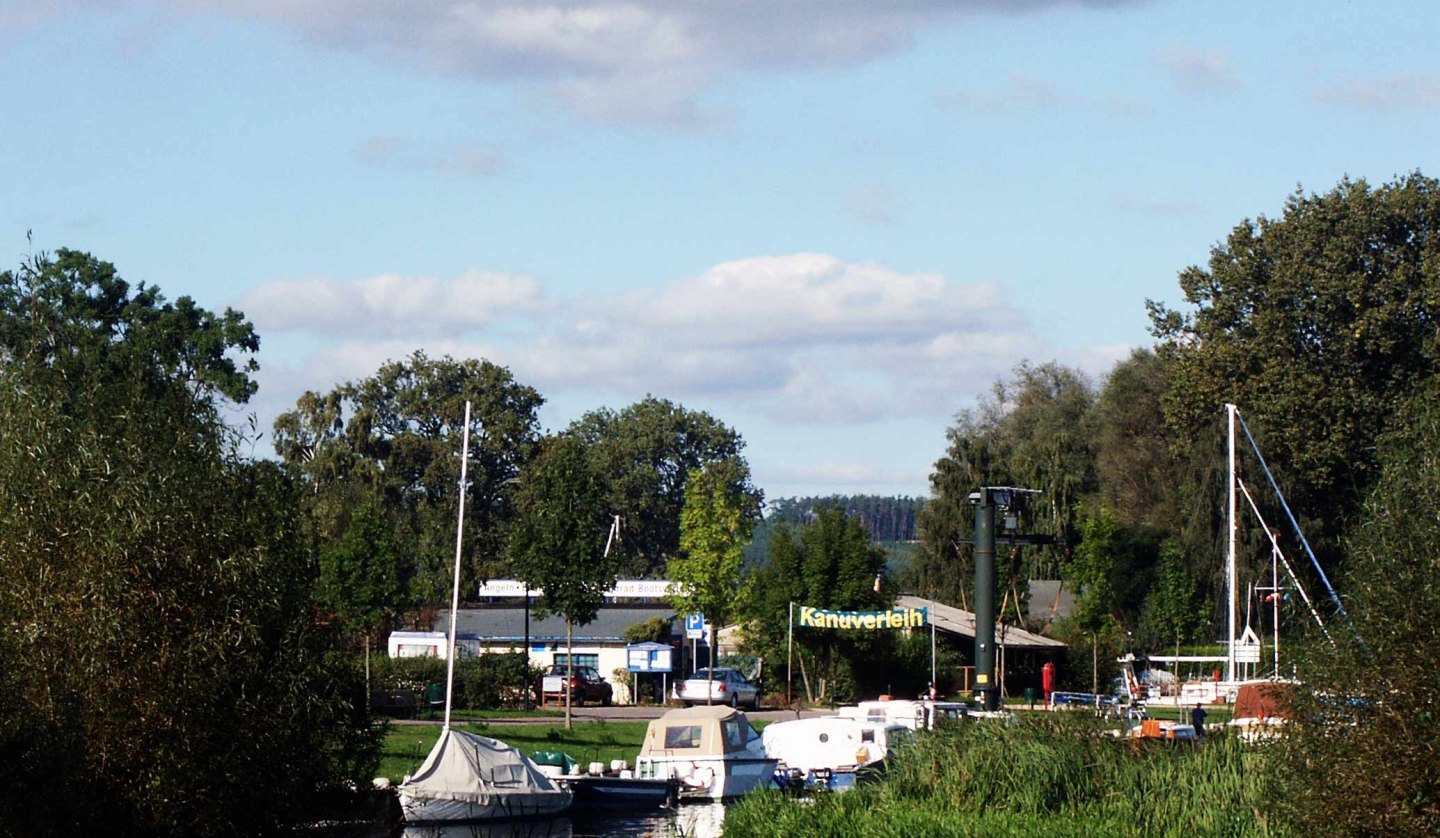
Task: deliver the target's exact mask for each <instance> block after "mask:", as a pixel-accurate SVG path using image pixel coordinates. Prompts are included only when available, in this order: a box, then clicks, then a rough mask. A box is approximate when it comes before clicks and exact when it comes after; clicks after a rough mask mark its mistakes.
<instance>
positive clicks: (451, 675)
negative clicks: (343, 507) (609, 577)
mask: <svg viewBox="0 0 1440 838" xmlns="http://www.w3.org/2000/svg"><path fill="white" fill-rule="evenodd" d="M1232 430H1233V429H1232ZM464 440H465V441H464V442H463V443H462V444H461V446H460V513H459V515H457V516H456V520H455V581H454V582H452V583H451V585H450V653H449V654H448V655H446V657H447V658H449V665H448V666H446V668H445V727H444V728H443V729H442V731H448V730H449V729H450V700H451V695H452V693H453V692H454V689H455V659H456V658H457V657H459V656H460V655H459V651H460V650H459V649H457V648H456V647H455V623H456V616H457V615H458V614H459V612H460V545H461V544H462V543H463V542H464V536H465V480H466V467H467V466H468V465H469V464H470V402H469V401H468V400H467V401H466V402H465V432H464ZM526 593H527V594H528V593H529V592H528V591H527V592H526Z"/></svg>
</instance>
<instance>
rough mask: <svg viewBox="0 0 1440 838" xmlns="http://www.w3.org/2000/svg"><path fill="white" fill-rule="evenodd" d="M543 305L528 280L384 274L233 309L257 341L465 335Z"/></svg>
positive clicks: (293, 284)
mask: <svg viewBox="0 0 1440 838" xmlns="http://www.w3.org/2000/svg"><path fill="white" fill-rule="evenodd" d="M542 304H543V295H542V289H541V287H540V282H539V280H537V279H534V278H533V277H528V276H515V275H511V274H503V273H493V272H487V271H479V270H473V269H472V270H468V271H466V272H465V273H463V274H461V275H460V276H458V277H455V278H454V279H448V280H442V279H439V278H436V277H405V276H401V275H400V274H398V273H387V274H381V275H379V276H374V277H370V278H368V279H362V280H358V281H355V282H338V281H336V280H333V279H325V278H313V279H301V280H278V281H275V282H269V283H265V284H263V285H260V286H257V287H256V288H254V289H252V290H251V291H249V292H247V293H246V294H245V295H244V296H243V297H241V298H240V300H239V303H238V305H239V307H240V309H241V310H242V311H244V312H245V313H246V315H247V316H248V317H250V319H251V320H252V321H253V322H254V323H255V324H256V326H257V327H258V328H259V330H260V331H261V333H262V334H263V333H265V332H267V331H276V332H312V333H317V334H322V335H332V336H353V335H355V334H372V335H381V336H395V335H417V336H418V335H423V336H427V337H431V338H445V337H454V336H457V335H463V334H466V333H468V332H470V331H473V330H475V329H477V328H481V327H484V326H487V325H489V324H491V323H493V322H494V321H495V320H497V319H499V318H504V317H513V316H518V315H522V314H528V313H531V312H533V311H535V310H536V309H537V307H539V306H541V305H542Z"/></svg>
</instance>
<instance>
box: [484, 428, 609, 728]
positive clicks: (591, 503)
mask: <svg viewBox="0 0 1440 838" xmlns="http://www.w3.org/2000/svg"><path fill="white" fill-rule="evenodd" d="M519 486H520V489H519V492H518V493H517V495H516V499H515V503H516V510H517V513H518V514H517V517H516V520H515V526H514V527H513V528H512V530H511V532H510V541H509V545H508V550H509V556H510V563H511V567H512V568H514V571H515V575H516V576H517V577H518V578H519V579H520V580H521V581H523V582H524V583H525V584H527V585H529V586H530V587H531V588H538V589H543V590H544V592H545V593H544V594H543V595H542V596H541V598H540V600H539V602H537V603H536V613H537V614H539V615H541V616H544V615H546V614H560V615H563V616H564V617H565V635H566V637H565V645H566V650H567V656H568V658H569V659H570V663H571V667H572V670H573V666H574V659H575V656H574V655H573V654H569V651H570V648H571V645H572V638H573V630H574V626H575V625H576V624H577V623H578V624H579V625H582V626H583V625H586V624H587V623H590V622H591V621H593V620H594V619H595V616H596V615H597V614H598V613H599V612H600V606H602V605H604V604H605V591H606V590H608V589H609V588H611V587H612V586H613V585H614V584H615V579H616V576H617V574H618V571H619V566H620V556H621V555H622V551H621V550H619V549H616V545H614V544H611V545H610V547H611V549H610V551H609V553H608V554H607V552H606V542H607V534H609V533H612V532H613V530H612V529H611V526H610V524H611V521H612V520H613V519H612V518H611V516H610V514H609V512H608V509H607V507H606V496H605V485H604V483H603V482H602V481H601V479H600V475H599V473H598V472H597V471H596V469H595V467H594V464H593V463H592V462H591V460H590V451H589V450H588V447H587V446H586V444H585V443H584V442H583V441H581V440H579V439H577V438H575V437H573V436H570V435H561V436H553V437H547V438H546V439H545V440H544V442H543V443H542V445H541V446H540V452H539V453H538V454H537V455H536V456H535V458H534V460H533V461H531V462H530V463H528V464H527V465H526V467H525V469H524V471H523V472H522V473H521V476H520V479H519ZM572 674H573V672H572ZM571 725H572V720H571V716H570V697H569V693H568V692H567V693H566V701H565V727H566V729H567V730H568V729H570V727H571Z"/></svg>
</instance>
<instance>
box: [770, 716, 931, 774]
mask: <svg viewBox="0 0 1440 838" xmlns="http://www.w3.org/2000/svg"><path fill="white" fill-rule="evenodd" d="M911 735H912V734H911V731H910V728H908V727H906V726H904V725H902V724H899V723H896V722H871V721H865V720H862V719H852V718H846V717H844V716H820V717H818V718H813V719H795V720H794V721H789V722H775V723H774V724H771V725H770V726H768V727H766V728H765V733H764V735H763V737H762V738H763V739H764V741H765V753H766V754H768V755H770V756H772V757H775V758H776V759H779V760H780V761H781V762H782V763H783V765H782V766H781V767H782V768H785V769H792V768H793V769H798V770H799V771H802V772H809V771H814V770H816V769H829V770H831V771H842V772H844V771H856V770H858V769H860V768H863V767H865V766H866V765H870V764H871V763H875V762H879V761H880V760H882V759H884V758H885V757H886V756H887V755H888V754H889V753H890V751H891V749H893V748H895V747H896V746H898V745H900V744H901V743H902V742H904V741H905V740H907V739H909V738H910V737H911Z"/></svg>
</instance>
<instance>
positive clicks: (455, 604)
mask: <svg viewBox="0 0 1440 838" xmlns="http://www.w3.org/2000/svg"><path fill="white" fill-rule="evenodd" d="M464 439H465V441H464V443H462V444H461V446H460V513H459V515H458V516H457V517H456V520H455V581H454V583H453V584H452V585H451V587H450V653H449V654H448V655H446V657H448V658H449V659H450V660H449V664H448V665H447V666H446V668H445V727H444V728H443V730H446V731H448V730H449V729H450V695H451V692H452V691H453V690H454V689H455V659H456V658H457V657H459V656H460V655H459V651H460V650H459V649H456V648H455V621H456V616H457V614H458V613H459V611H460V545H461V543H463V542H464V540H465V538H464V536H465V477H466V475H465V467H466V466H468V465H469V464H470V402H468V401H467V402H465V436H464ZM525 593H526V595H527V596H528V595H529V593H530V592H529V591H528V590H527V591H526V592H525Z"/></svg>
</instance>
